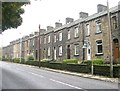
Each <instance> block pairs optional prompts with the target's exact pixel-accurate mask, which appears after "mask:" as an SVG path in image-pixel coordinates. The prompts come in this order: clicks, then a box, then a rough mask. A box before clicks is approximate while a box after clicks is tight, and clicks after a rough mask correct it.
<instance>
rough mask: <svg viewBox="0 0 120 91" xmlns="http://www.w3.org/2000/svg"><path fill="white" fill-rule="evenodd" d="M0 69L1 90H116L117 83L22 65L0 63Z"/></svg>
mask: <svg viewBox="0 0 120 91" xmlns="http://www.w3.org/2000/svg"><path fill="white" fill-rule="evenodd" d="M0 69H1V74H2V75H0V79H2V80H0V81H1V82H0V87H1V88H2V89H82V90H85V89H118V84H117V83H112V82H105V81H100V80H94V79H89V78H83V77H78V76H72V75H68V74H63V73H57V72H52V71H48V70H45V69H44V68H38V67H32V66H28V65H23V64H16V63H8V62H2V61H0ZM86 91H87V90H86ZM102 91H103V90H102ZM105 91H106V90H105ZM111 91H112V90H111Z"/></svg>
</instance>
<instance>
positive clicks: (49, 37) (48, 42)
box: [48, 35, 50, 43]
mask: <svg viewBox="0 0 120 91" xmlns="http://www.w3.org/2000/svg"><path fill="white" fill-rule="evenodd" d="M48 43H50V35H49V36H48Z"/></svg>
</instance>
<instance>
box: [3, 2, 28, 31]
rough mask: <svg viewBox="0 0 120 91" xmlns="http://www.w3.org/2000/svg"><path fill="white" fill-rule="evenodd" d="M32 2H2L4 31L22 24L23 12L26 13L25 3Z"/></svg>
mask: <svg viewBox="0 0 120 91" xmlns="http://www.w3.org/2000/svg"><path fill="white" fill-rule="evenodd" d="M27 4H30V2H3V3H2V31H5V30H7V29H11V28H17V27H18V26H20V25H21V24H22V17H21V14H23V13H24V9H23V8H22V6H23V5H27Z"/></svg>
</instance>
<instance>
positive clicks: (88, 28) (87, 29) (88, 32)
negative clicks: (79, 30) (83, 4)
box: [86, 24, 90, 36]
mask: <svg viewBox="0 0 120 91" xmlns="http://www.w3.org/2000/svg"><path fill="white" fill-rule="evenodd" d="M89 35H90V25H89V24H87V25H86V36H89Z"/></svg>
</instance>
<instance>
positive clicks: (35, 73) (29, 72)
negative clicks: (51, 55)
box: [29, 72, 44, 77]
mask: <svg viewBox="0 0 120 91" xmlns="http://www.w3.org/2000/svg"><path fill="white" fill-rule="evenodd" d="M29 73H31V74H33V75H35V76H38V77H44V76H42V75H39V74H36V73H32V72H29Z"/></svg>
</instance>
